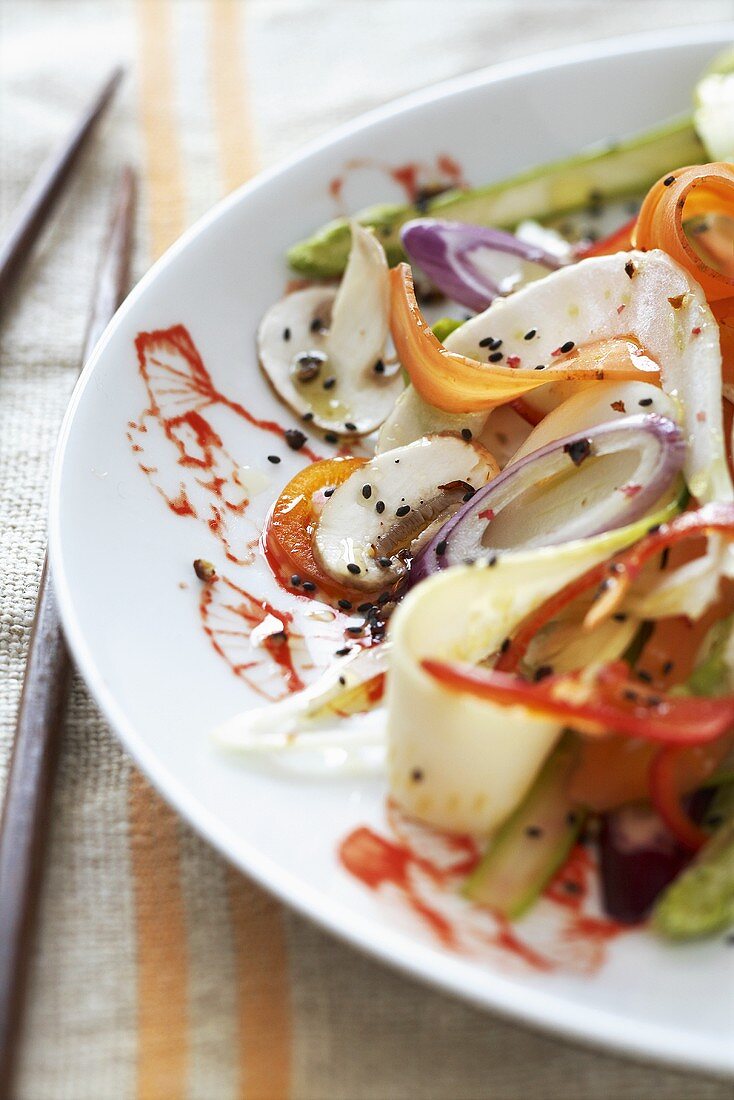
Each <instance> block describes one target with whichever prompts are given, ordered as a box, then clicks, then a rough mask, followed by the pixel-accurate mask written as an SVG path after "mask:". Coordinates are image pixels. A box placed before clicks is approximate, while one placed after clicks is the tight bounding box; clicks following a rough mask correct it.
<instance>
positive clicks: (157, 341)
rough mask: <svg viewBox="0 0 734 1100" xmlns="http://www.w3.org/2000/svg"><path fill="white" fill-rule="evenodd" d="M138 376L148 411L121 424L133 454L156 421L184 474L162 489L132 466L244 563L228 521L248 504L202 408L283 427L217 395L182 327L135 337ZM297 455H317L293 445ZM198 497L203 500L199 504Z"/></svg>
mask: <svg viewBox="0 0 734 1100" xmlns="http://www.w3.org/2000/svg"><path fill="white" fill-rule="evenodd" d="M135 347H136V351H137V358H138V369H139V372H140V376H141V378H142V379H143V382H144V383H145V387H146V389H147V391H148V400H149V404H148V407H147V408H146V409H145V410H144V411H143V412H142V413H141V414H140V416H139V418H138V421H137V422H136V421H130V422H129V423H128V433H127V436H128V441H129V443H130V446H131V448H132V450H133V452H134V453H135V454H136V455H138V456H140V455H141V454H142V453H144V452H145V446H144V444H143V442H142V440H141V439H140V436H141V435H143V434H145V433H147V432H148V425H149V423H150V422H151V420H153V421H155V422H156V423H157V426H158V428H159V429H160V431H161V432H162V433H163V435H164V436H165V438H166V439H167V440H168V442H169V443H170V444H171V445H172V446H173V448H174V451H175V454H176V463H177V466H178V468H179V470H180V471H181V472H182V473H183V474H185V477H184V478H183V479H182V480H181V481H180V482H179V485H178V487H177V488H176V489H173V490H172V489H171V487H170V486H169V487H165V486H164V484H163V483H164V481H165V478H164V477H163V473H164V471H161V470H159V469H158V467H157V466H153V465H150V464H149V463H148V462H146V461H144V459H143V458H141V457H139V458H138V466H139V467H140V469H141V470H142V472H143V473H144V474H145V475H146V477H148V479H149V481H150V482H151V484H152V485H153V486H154V488H155V489H156V491H157V492H158V493H159V494H160V496H161V497H162V498H163V499H164V500H165V502H166V504H167V506H168V507H169V508H170V510H171V511H172V512H173V513H174V514H175V515H177V516H188V517H191V518H194V519H199V520H201V521H202V522H204V523H206V525H207V526H208V528H209V530H210V531H211V532H212V533H213V534H214V535H215V536H216V537H217V538H219V540H220V541H221V542H222V545H223V546H224V550H225V553H226V555H227V558H228V559H229V560H230V561H232V562H235V563H236V564H239V565H242V564H248V563H249V562H250V561H251V560H252V553H251V552H248V553H243V551H242V550H240V549H239V548H238V549H235V548H233V546H232V545H231V540H230V537H229V531H228V519H231V518H234V517H236V516H242V515H244V513H245V511H246V509H247V506H248V504H249V501H248V500H247V498H246V496H245V494H244V490H243V489H242V486H240V485H238V484H237V482H236V480H235V478H234V474H235V471H236V469H237V466H238V465H239V463H238V461H237V460H236V459H235V458H234V456H233V455H232V454H231V453H230V452H229V451H228V450H227V448H226V447H225V445H224V443H223V441H222V439H221V437H220V435H219V433H218V432H217V431H216V429H215V428H214V427H213V425H212V422H211V420H210V418H209V410H213V409H215V408H217V407H220V408H221V407H224V408H226V409H229V410H230V411H231V412H233V413H234V414H235V415H236V416H238V417H240V418H241V419H243V420H245V421H246V422H247V423H248V424H251V425H253V426H254V427H255V428H258V429H259V430H260V431H263V432H266V433H269V434H272V435H276V436H278V437H279V438H284V436H285V429H284V428H283V427H282V425H280V424H278V423H277V422H276V421H274V420H263V419H261V418H259V417H256V416H254V415H253V414H252V413H250V412H249V411H248V410H247V409H246V408H245V407H244V406H243V405H241V404H240V403H239V402H238V401H234V400H232V399H231V398H229V397H227V396H226V395H225V394H223V393H222V392H221V391H220V390H218V389H217V388H216V387H215V385H214V383H213V381H212V378H211V375H210V374H209V372H208V371H207V369H206V367H205V366H204V363H203V361H202V359H201V356H200V355H199V352H198V350H197V349H196V346H195V345H194V342H193V340H192V339H191V336H190V334H189V332H188V330H187V329H186V328H185V327H184V326H183V325H174V326H173V327H172V328H169V329H159V330H156V331H153V332H141V333H139V334H138V336H137V337H136V340H135ZM301 453H302V454H303V455H304V457H305V458H308V459H311V460H312V461H313V460H316V459H318V458H319V455H318V454H316V452H315V451H313V450H312V449H311V448H310V447H307V446H304V447H303V448H301ZM200 500H203V503H199V502H200Z"/></svg>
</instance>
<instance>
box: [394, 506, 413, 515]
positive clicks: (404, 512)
mask: <svg viewBox="0 0 734 1100" xmlns="http://www.w3.org/2000/svg"><path fill="white" fill-rule="evenodd" d="M409 511H410V505H409V504H401V505H400V507H399V508H396V509H395V515H396V516H407V514H408V512H409Z"/></svg>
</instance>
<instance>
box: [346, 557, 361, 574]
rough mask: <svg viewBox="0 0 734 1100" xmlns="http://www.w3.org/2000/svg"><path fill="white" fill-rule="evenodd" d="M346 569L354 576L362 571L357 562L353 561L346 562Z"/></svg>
mask: <svg viewBox="0 0 734 1100" xmlns="http://www.w3.org/2000/svg"><path fill="white" fill-rule="evenodd" d="M347 569H348V570H349V572H350V573H353V574H354V576H355V577H356V576H357V574H358V573H361V572H362V570H361V569H360V568H359V566H358V565H357V563H356V562H353V561H349V562H347Z"/></svg>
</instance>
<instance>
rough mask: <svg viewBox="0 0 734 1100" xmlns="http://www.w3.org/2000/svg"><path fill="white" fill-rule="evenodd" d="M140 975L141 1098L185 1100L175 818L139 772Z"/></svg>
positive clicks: (133, 851) (133, 816)
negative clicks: (176, 1098)
mask: <svg viewBox="0 0 734 1100" xmlns="http://www.w3.org/2000/svg"><path fill="white" fill-rule="evenodd" d="M129 823H130V860H131V864H132V875H133V889H134V899H135V931H136V937H137V977H138V1066H137V1096H138V1098H139V1100H162V1098H163V1097H169V1096H170V1097H172V1098H173V1097H183V1096H185V1095H186V1077H187V1070H188V1017H187V995H188V973H187V971H188V966H187V961H188V960H187V954H186V922H185V917H184V911H183V899H182V895H181V880H180V873H179V847H178V818H177V817H176V815H175V814H174V813H173V811H172V810H170V809H169V808H168V806H166V804H165V803H164V802H163V801H162V800H161V799H160V798H159V797H158V795H157V794H155V792H154V791H153V790H152V788H151V787H150V786H149V784H148V783H147V782H146V780H145V779H144V778H143V777H142V775H141V774H140V772H138V771H135V772H134V773H133V775H132V778H131V780H130V809H129Z"/></svg>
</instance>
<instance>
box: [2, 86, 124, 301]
mask: <svg viewBox="0 0 734 1100" xmlns="http://www.w3.org/2000/svg"><path fill="white" fill-rule="evenodd" d="M124 73H125V70H124V68H122V66H119V67H118V68H116V69H114V70H113V71H112V73H111V74H110V76H109V77H108V78H107V80H106V81H105V82H104V84H103V86H102V87H101V88H100V90H99V91H98V93H97V95H96V96H95V97H94V99H93V100H92V101H91V103H90V104H89V106H88V107H87V108H86V110H85V111H84V113H83V115H82V116H81V118H80V119H79V121H78V122H77V124H76V126H75V127H74V129H73V130H72V132H71V133H70V134H69V136H68V137H67V138H66V140H65V141H64V143H63V145H61V147H60V148H59V149H57V150H56V151H55V152H54V153H52V155H51V157H50V158H49V160H48V161H47V162H46V163H45V164H43V165H42V166H41V168H40V170H39V172H38V174H37V175H36V177H35V178H34V179H33V180H32V181H31V183H30V185H29V187H28V189H27V190H26V192H25V194H24V195H23V198H22V200H21V202H20V204H19V206H18V208H17V210H16V211H15V214H14V217H13V220H12V222H11V224H10V226H9V228H8V231H7V233H6V234H5V237H4V238H3V240H2V242H0V307H1V306H2V305H4V304H5V302H6V299H7V292H8V290H10V288H11V286H12V284H13V282H14V280H15V278H16V276H17V275H18V272H19V270H20V266H21V264H22V263H23V261H24V260H25V259H26V257H27V256H28V255H29V253H30V251H31V248H32V247H33V244H34V243H35V240H36V238H37V236H38V234H39V233H40V231H41V229H42V228H43V226H44V225H45V223H46V219H47V218H48V216H49V214H50V213H51V210H52V209H53V206H54V204H55V203H56V200H57V199H58V198H59V196H60V195H61V192H62V191H63V189H64V185H65V183H66V181H67V179H68V178H69V174H70V172H71V169H72V168H73V166H74V162H75V161H76V159H77V157H78V155H79V153H80V152H81V150H82V148H83V147H84V145H85V143H86V141H87V138H88V137H89V135H90V134H91V133H92V131H93V130H94V127H95V125H96V123H97V122H98V121H99V119H100V117H101V116H102V114H103V113H104V110H105V107H106V106H107V104H108V103H109V102H110V100H111V99H112V97H113V95H114V94H115V92H116V90H117V86H118V85H119V83H120V81H121V80H122V78H123V75H124Z"/></svg>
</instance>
